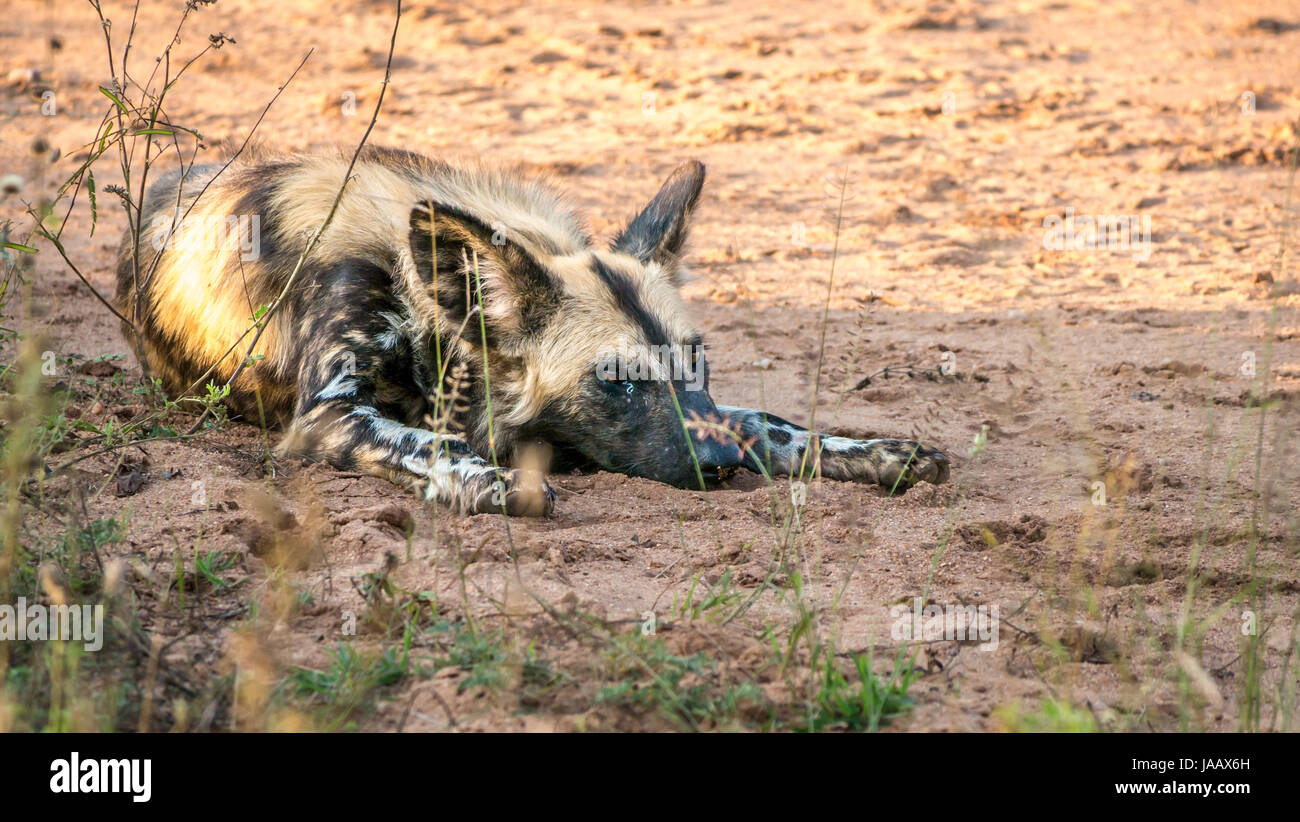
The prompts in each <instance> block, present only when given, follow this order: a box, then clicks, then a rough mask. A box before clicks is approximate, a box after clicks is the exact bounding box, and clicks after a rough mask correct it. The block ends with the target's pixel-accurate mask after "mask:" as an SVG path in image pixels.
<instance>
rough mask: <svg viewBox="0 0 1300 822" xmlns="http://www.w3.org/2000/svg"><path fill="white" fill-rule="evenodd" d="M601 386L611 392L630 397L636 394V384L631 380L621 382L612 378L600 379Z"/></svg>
mask: <svg viewBox="0 0 1300 822" xmlns="http://www.w3.org/2000/svg"><path fill="white" fill-rule="evenodd" d="M600 384H601V385H602V386H603V387H604V388H606V389H607V390H609V391H617V392H621V393H624V394H627V395H628V396H629V397H630V396H632V395H633V394H635V393H636V383H634V382H632V381H631V380H619V379H614V378H612V377H604V376H602V377H601V378H600Z"/></svg>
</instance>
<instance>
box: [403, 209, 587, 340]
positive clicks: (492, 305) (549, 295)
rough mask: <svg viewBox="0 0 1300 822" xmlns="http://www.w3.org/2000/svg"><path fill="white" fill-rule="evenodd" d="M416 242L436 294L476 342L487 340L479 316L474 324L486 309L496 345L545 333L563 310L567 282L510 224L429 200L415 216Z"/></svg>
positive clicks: (422, 271)
mask: <svg viewBox="0 0 1300 822" xmlns="http://www.w3.org/2000/svg"><path fill="white" fill-rule="evenodd" d="M409 242H410V245H411V259H412V261H413V262H414V264H415V268H416V271H417V272H418V273H419V276H420V279H421V280H422V281H423V282H424V284H425V288H426V289H427V290H428V292H429V295H430V296H431V297H433V298H434V299H435V300H436V301H437V303H438V305H439V306H441V307H442V309H443V311H444V312H445V314H446V317H447V319H449V320H450V321H451V322H453V323H457V324H463V325H464V330H463V331H462V336H463V337H464V338H465V339H467V340H469V341H470V342H473V343H479V342H481V341H482V329H480V328H479V323H478V320H477V318H471V319H470V320H469V321H466V317H469V315H470V313H471V312H473V311H474V310H475V308H477V307H478V306H480V305H481V306H482V308H483V318H484V324H485V327H486V330H487V332H488V342H489V345H491V344H493V343H497V344H500V343H503V342H507V341H508V339H509V338H512V337H513V338H518V337H522V336H528V335H530V334H533V333H535V332H537V331H538V330H540V329H541V328H542V327H543V326H544V325H545V324H546V322H547V320H549V319H550V317H551V316H552V315H553V314H554V313H555V311H556V310H557V309H558V307H559V303H560V298H561V297H562V295H563V287H562V286H561V284H560V283H559V281H558V280H556V279H555V277H554V276H553V275H551V273H550V272H549V271H547V269H546V267H545V266H544V265H543V264H542V263H540V262H538V260H537V259H536V258H535V257H534V256H533V255H532V254H531V253H530V252H529V251H528V249H526V248H524V247H523V246H522V245H520V244H519V243H517V242H515V241H514V240H513V239H511V237H510V235H509V232H508V231H507V230H506V229H505V228H504V227H503V226H500V225H498V226H496V227H495V228H494V227H493V226H489V225H487V224H486V223H485V222H483V221H482V220H480V219H479V218H477V217H475V216H474V215H472V214H470V213H468V212H466V211H464V210H462V209H459V208H456V207H454V206H449V205H445V204H441V203H434V202H431V201H425V202H422V203H419V204H418V205H416V207H415V208H414V209H412V210H411V221H410V235H409Z"/></svg>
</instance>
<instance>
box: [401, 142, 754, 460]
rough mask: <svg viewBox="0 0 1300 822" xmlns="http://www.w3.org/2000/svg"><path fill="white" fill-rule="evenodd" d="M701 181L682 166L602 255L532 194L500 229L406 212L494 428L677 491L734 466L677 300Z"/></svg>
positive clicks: (419, 259)
mask: <svg viewBox="0 0 1300 822" xmlns="http://www.w3.org/2000/svg"><path fill="white" fill-rule="evenodd" d="M703 184H704V166H703V165H702V164H700V163H698V162H694V161H692V162H687V163H684V164H682V165H681V166H680V167H679V168H678V169H677V170H676V171H674V172H673V174H672V176H670V177H669V178H668V180H667V182H665V183H664V185H663V187H662V188H661V189H660V191H659V193H658V194H657V195H655V197H654V199H652V200H651V201H650V203H649V205H647V206H646V207H645V208H644V209H643V210H642V211H641V212H640V213H639V214H638V215H637V216H636V217H635V218H633V219H632V221H631V222H630V223H629V224H628V225H627V227H626V228H624V229H623V230H622V231H621V232H619V234H618V235H617V236H616V237H615V238H614V240H613V241H612V242H611V244H610V247H609V249H608V250H603V249H597V248H594V247H592V246H591V244H590V242H589V241H588V240H587V239H586V238H583V237H581V236H580V235H578V234H577V231H576V229H574V228H572V226H573V225H574V223H573V221H572V220H571V218H570V217H568V215H567V214H566V213H563V212H562V211H560V210H559V209H558V207H556V206H554V204H553V203H552V202H551V201H543V200H539V199H537V198H534V199H533V201H532V202H531V203H530V205H531V206H532V208H531V209H525V210H524V213H520V210H519V209H518V208H517V206H518V205H519V202H518V200H516V201H515V202H514V203H513V205H514V206H515V208H514V209H510V208H507V209H503V211H504V212H506V213H505V215H504V216H503V219H502V220H501V221H500V222H499V223H497V224H496V225H493V224H492V223H491V222H489V221H487V220H484V219H482V218H480V217H478V216H474V215H471V214H469V213H467V212H466V211H465V210H462V209H460V208H457V207H454V206H451V205H446V204H438V203H426V204H422V205H421V206H418V207H417V208H416V209H415V210H414V211H413V212H412V214H411V228H410V231H411V235H410V242H411V249H412V258H413V262H414V263H415V265H416V267H417V270H420V271H422V272H428V273H429V277H428V278H427V280H426V287H427V288H428V289H429V290H430V291H431V292H432V291H434V290H436V292H437V293H436V300H437V302H438V304H439V306H440V307H441V310H442V312H443V315H444V316H443V319H444V320H445V321H449V322H450V323H453V324H455V327H456V328H460V329H461V333H460V335H459V336H460V338H461V342H460V344H463V345H469V346H472V347H474V346H481V345H482V343H483V341H484V340H486V345H487V349H488V355H489V356H488V360H489V363H490V371H491V373H490V374H489V377H490V379H491V382H492V385H493V390H492V396H493V401H494V407H493V415H494V418H495V420H494V422H495V424H496V426H497V430H498V431H500V432H506V435H507V438H508V437H509V436H511V435H513V436H516V437H535V438H540V439H545V440H547V441H549V442H551V443H554V444H557V445H560V446H562V447H567V448H569V449H572V450H574V451H576V452H578V453H579V454H581V455H582V456H584V457H586V458H587V459H589V460H591V461H592V462H595V463H596V464H598V465H600V466H601V467H603V468H606V469H608V470H610V471H617V472H620V473H625V474H630V475H633V476H641V477H648V478H651V479H655V480H659V481H662V482H668V483H672V484H675V485H680V486H691V485H696V484H698V482H699V480H700V478H704V479H708V478H710V477H713V476H716V474H717V472H718V470H719V469H722V468H727V467H731V466H735V465H739V464H740V461H741V456H742V455H741V451H740V449H739V448H738V447H737V445H736V443H735V441H734V439H732V438H730V437H728V436H727V435H726V434H725V433H723V432H722V431H721V430H720V429H719V428H718V427H717V426H716V423H717V421H718V418H717V407H716V406H715V405H714V403H713V400H712V399H711V398H710V396H709V366H708V362H707V359H706V357H705V355H704V345H703V340H702V339H701V337H700V334H699V333H698V331H697V330H696V328H695V326H694V325H693V324H692V323H691V321H690V319H689V318H688V316H687V311H686V306H685V303H684V302H683V300H682V297H681V294H680V291H679V289H680V287H681V285H682V281H683V277H684V273H685V272H684V270H683V267H682V265H681V262H680V256H681V252H682V248H683V246H684V244H685V242H686V235H687V228H688V225H689V222H690V219H691V213H692V211H693V210H694V208H695V205H696V202H697V201H698V200H699V196H700V189H701V187H702V186H703ZM548 207H549V208H548ZM480 209H481V210H484V211H486V209H482V207H480ZM548 211H550V213H547V212H548ZM431 225H432V229H431V227H430V226H431ZM548 229H549V231H548ZM435 257H436V260H437V267H436V271H437V272H438V273H437V275H436V277H435V276H433V275H432V272H433V271H434V270H435V267H434V259H435ZM478 306H481V307H482V312H481V320H482V322H481V323H480V315H479V314H478V313H477V311H476V309H477V307H478ZM479 356H481V353H480V355H479ZM498 371H499V372H500V373H498ZM499 437H500V435H499ZM697 464H698V471H697Z"/></svg>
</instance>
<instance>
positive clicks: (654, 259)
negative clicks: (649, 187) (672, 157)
mask: <svg viewBox="0 0 1300 822" xmlns="http://www.w3.org/2000/svg"><path fill="white" fill-rule="evenodd" d="M703 188H704V164H703V163H701V162H700V161H699V160H687V161H686V162H684V163H682V164H681V165H679V166H678V167H677V169H676V170H675V171H673V173H672V174H671V175H670V176H669V177H668V179H667V180H666V181H664V184H663V187H662V188H660V189H659V193H658V194H656V195H655V196H654V199H653V200H651V201H650V204H649V205H647V206H646V207H645V208H644V209H642V211H641V213H640V214H638V215H637V216H636V217H635V218H634V219H633V220H632V222H630V223H628V225H627V228H625V229H623V230H622V231H620V232H619V234H618V236H617V237H615V238H614V242H613V243H612V244H611V248H612V249H613V250H614V251H621V252H623V253H624V254H631V255H632V256H633V257H636V258H637V259H638V260H640V261H641V262H642V263H644V264H649V263H658V264H659V265H661V266H663V267H664V268H665V269H667V270H669V271H672V270H674V269H675V268H676V264H677V259H678V257H680V256H681V253H682V247H683V246H684V245H685V244H686V234H687V230H688V229H689V227H690V222H691V213H692V212H693V211H694V210H695V204H696V203H697V202H698V201H699V199H700V191H701V189H703Z"/></svg>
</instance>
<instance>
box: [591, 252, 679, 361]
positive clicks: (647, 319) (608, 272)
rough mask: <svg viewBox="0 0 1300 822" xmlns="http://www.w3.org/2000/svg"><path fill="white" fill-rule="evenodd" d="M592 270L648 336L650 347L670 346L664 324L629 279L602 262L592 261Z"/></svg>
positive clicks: (621, 307)
mask: <svg viewBox="0 0 1300 822" xmlns="http://www.w3.org/2000/svg"><path fill="white" fill-rule="evenodd" d="M592 270H594V271H595V272H596V276H598V277H600V280H601V282H603V283H604V284H605V286H606V287H607V288H608V289H609V291H610V293H611V294H613V295H614V302H615V303H617V305H618V308H619V310H620V311H622V312H623V313H624V314H626V315H627V316H628V317H630V318H631V319H632V321H633V322H634V323H636V324H637V327H638V328H640V329H641V330H642V332H643V333H644V334H645V336H646V342H647V343H649V344H650V345H670V344H671V340H670V339H669V338H668V332H667V331H665V330H664V327H663V324H661V323H660V322H659V319H658V318H657V317H655V316H654V315H653V314H651V313H650V312H649V311H648V310H647V309H646V307H645V303H643V302H641V295H640V294H638V293H637V290H636V286H635V285H634V284H633V283H632V281H631V280H629V279H628V278H627V277H624V276H623V275H622V274H620V273H618V272H617V271H614V270H613V269H611V268H610V267H609V266H607V265H605V264H604V263H602V262H601V261H600V260H593V261H592Z"/></svg>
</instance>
